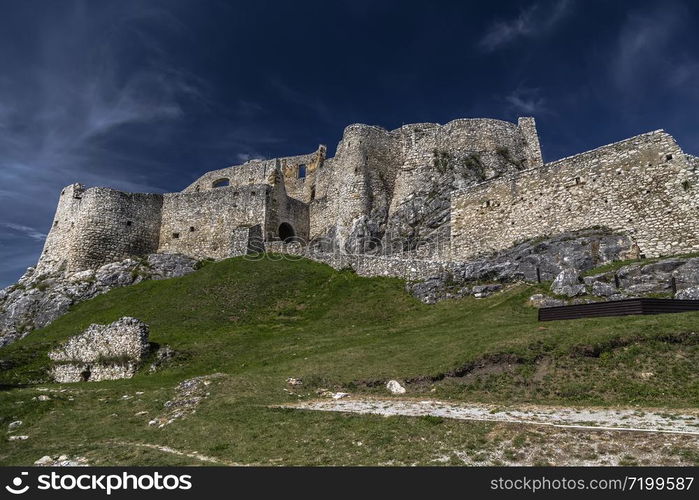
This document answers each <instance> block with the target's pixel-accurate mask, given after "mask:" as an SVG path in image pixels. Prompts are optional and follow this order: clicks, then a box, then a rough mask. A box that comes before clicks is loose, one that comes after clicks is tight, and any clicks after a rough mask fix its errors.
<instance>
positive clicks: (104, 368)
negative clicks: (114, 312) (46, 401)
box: [49, 317, 149, 382]
mask: <svg viewBox="0 0 699 500" xmlns="http://www.w3.org/2000/svg"><path fill="white" fill-rule="evenodd" d="M148 333H149V330H148V325H146V324H145V323H143V322H142V321H139V320H137V319H135V318H129V317H124V318H121V319H118V320H117V321H115V322H113V323H110V324H108V325H96V324H93V325H90V326H89V327H87V329H86V330H85V331H84V332H83V333H81V334H79V335H76V336H74V337H71V338H70V339H68V341H67V342H65V343H64V344H63V345H62V346H60V347H59V348H57V349H55V350H53V351H51V352H50V353H49V358H50V359H51V361H52V362H53V365H52V367H51V376H52V377H53V379H54V380H55V381H56V382H88V381H90V382H98V381H101V380H114V379H121V378H131V377H133V375H134V374H135V373H136V370H137V368H138V365H139V363H140V362H141V359H142V358H143V357H144V356H145V355H146V354H147V353H148Z"/></svg>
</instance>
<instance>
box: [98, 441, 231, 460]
mask: <svg viewBox="0 0 699 500" xmlns="http://www.w3.org/2000/svg"><path fill="white" fill-rule="evenodd" d="M109 443H110V444H112V445H114V444H118V445H121V446H128V447H133V448H148V449H151V450H157V451H161V452H163V453H170V454H171V455H178V456H180V457H187V458H193V459H196V460H199V461H201V462H209V463H212V464H217V465H232V466H241V465H243V464H238V463H234V462H227V461H225V460H220V459H218V458H214V457H207V456H206V455H202V454H201V453H199V452H196V451H180V450H176V449H174V448H171V447H169V446H161V445H158V444H150V443H135V442H130V441H110V442H109Z"/></svg>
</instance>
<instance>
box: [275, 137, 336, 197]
mask: <svg viewBox="0 0 699 500" xmlns="http://www.w3.org/2000/svg"><path fill="white" fill-rule="evenodd" d="M326 149H327V148H326V147H325V146H323V145H322V144H321V145H320V146H318V150H317V151H315V152H314V153H311V154H307V155H300V156H289V157H286V158H279V168H280V169H281V172H282V174H283V176H284V185H285V187H286V193H287V195H288V196H290V197H291V198H295V199H297V200H301V201H303V202H304V203H310V201H311V200H312V199H313V198H315V190H314V189H313V184H314V178H315V172H316V170H318V169H319V168H321V167H322V166H323V163H324V162H325V153H326ZM301 167H303V169H304V173H305V176H301V171H300V169H301Z"/></svg>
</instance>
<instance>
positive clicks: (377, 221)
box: [34, 118, 699, 278]
mask: <svg viewBox="0 0 699 500" xmlns="http://www.w3.org/2000/svg"><path fill="white" fill-rule="evenodd" d="M326 156H327V150H326V148H325V146H322V145H321V146H319V147H318V149H317V150H316V151H314V152H312V153H308V154H305V155H299V156H290V157H285V158H276V159H272V160H252V161H249V162H247V163H245V164H243V165H238V166H232V167H228V168H224V169H220V170H215V171H211V172H208V173H206V174H204V175H203V176H201V177H200V178H199V179H197V180H196V181H194V182H193V183H192V184H191V185H190V186H188V187H187V188H186V189H184V190H183V191H181V192H179V193H168V194H164V195H160V194H130V193H121V192H119V191H115V190H112V189H108V188H88V189H86V188H85V187H83V186H82V185H80V184H73V185H71V186H68V187H66V188H65V189H64V190H63V192H62V193H61V196H60V199H59V203H58V208H57V211H56V216H55V218H54V221H53V223H52V228H51V231H50V233H49V235H48V237H47V239H46V244H45V246H44V251H43V253H42V256H41V258H40V261H39V263H38V265H37V268H36V270H35V271H34V272H36V273H46V272H49V273H51V272H60V271H64V272H77V271H82V270H86V269H96V268H98V267H100V266H102V265H104V264H105V263H109V262H114V261H118V260H123V259H127V258H134V257H141V256H144V255H148V254H151V253H165V254H182V255H185V256H188V257H191V258H194V259H204V258H213V259H222V258H227V257H231V256H235V255H242V254H245V253H251V252H258V251H261V250H263V249H265V248H266V249H267V250H278V251H286V250H287V249H288V248H290V245H288V244H287V243H288V242H292V241H293V242H295V243H296V244H300V245H301V246H305V247H307V248H306V249H305V250H303V251H302V253H304V254H305V255H308V256H311V257H312V258H316V259H317V260H321V261H324V262H328V263H331V265H337V266H344V265H346V264H347V262H351V263H352V265H353V266H354V267H362V268H367V266H368V267H375V266H374V265H373V264H372V263H376V262H380V263H381V264H380V266H378V267H379V268H381V272H380V274H388V275H401V276H409V277H410V278H415V277H417V278H419V277H424V276H429V275H430V274H429V273H431V272H434V270H435V269H443V268H444V267H445V266H449V265H450V263H454V262H462V261H465V260H469V259H473V258H477V257H479V256H481V255H486V254H489V253H492V252H498V251H501V250H503V249H506V248H509V247H512V246H513V245H514V244H516V243H519V242H522V241H525V240H527V239H531V238H539V237H547V236H553V235H556V234H561V233H565V232H569V231H578V230H583V229H587V228H595V227H603V228H605V229H607V230H609V231H612V232H613V233H614V234H623V235H626V236H627V237H628V238H630V239H631V240H632V241H633V243H634V245H636V246H637V247H638V251H639V253H640V254H641V255H646V256H649V257H651V256H659V255H670V254H679V253H687V252H695V251H699V219H698V218H697V217H696V214H697V208H698V207H699V196H697V193H698V189H699V185H698V184H699V173H697V168H698V167H699V159H698V158H696V157H693V156H690V155H687V154H685V153H684V152H683V151H682V150H681V148H680V147H679V146H678V145H677V143H676V142H675V141H674V139H673V138H672V137H671V136H670V135H668V134H667V133H665V132H663V131H655V132H650V133H647V134H643V135H640V136H637V137H633V138H630V139H627V140H624V141H621V142H617V143H614V144H611V145H608V146H603V147H600V148H598V149H595V150H592V151H588V152H586V153H582V154H579V155H575V156H572V157H569V158H564V159H562V160H558V161H555V162H552V163H547V164H544V163H543V160H542V155H541V150H540V146H539V139H538V135H537V132H536V124H535V122H534V119H533V118H520V119H519V121H518V123H516V124H515V123H510V122H505V121H501V120H492V119H459V120H454V121H452V122H449V123H447V124H445V125H440V124H435V123H419V124H411V125H404V126H402V127H400V128H398V129H395V130H391V131H389V130H385V129H383V128H380V127H375V126H369V125H360V124H355V125H350V126H348V127H347V128H346V129H345V131H344V134H343V137H342V140H341V141H340V143H339V144H338V147H337V150H336V154H335V156H334V157H331V158H328V157H326ZM295 252H296V253H298V250H295ZM348 256H349V257H348Z"/></svg>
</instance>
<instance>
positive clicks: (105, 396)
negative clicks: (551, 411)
mask: <svg viewBox="0 0 699 500" xmlns="http://www.w3.org/2000/svg"><path fill="white" fill-rule="evenodd" d="M276 258H277V257H275V256H270V258H269V259H265V260H260V261H248V260H244V259H240V258H237V259H229V260H226V261H222V262H218V263H210V264H207V265H205V266H204V267H203V268H202V269H200V270H199V271H197V272H195V273H192V274H190V275H187V276H184V277H181V278H175V279H170V280H164V281H152V282H144V283H140V284H138V285H135V286H132V287H128V288H121V289H115V290H112V291H111V292H109V293H107V294H105V295H102V296H99V297H97V298H95V299H92V300H90V301H88V302H85V303H82V304H80V305H78V306H76V307H75V308H74V309H72V310H71V312H70V313H68V314H67V315H65V316H64V317H62V318H60V319H58V320H56V321H55V322H54V323H53V324H51V325H50V326H48V327H46V328H44V329H42V330H38V331H36V332H34V333H32V334H31V335H29V336H28V337H26V338H25V339H22V340H21V341H18V342H16V343H15V344H12V345H10V346H8V347H6V348H3V349H2V350H0V359H1V360H2V366H3V367H4V369H3V370H2V371H0V383H2V384H4V385H3V389H4V390H2V391H1V392H0V409H1V410H2V411H0V415H1V417H0V418H1V422H2V425H4V426H7V425H8V424H9V423H10V422H11V421H16V420H21V421H22V424H21V427H20V429H21V434H23V435H27V436H28V439H26V440H14V441H10V440H9V438H8V440H4V441H3V442H0V463H3V464H29V463H33V462H34V461H35V460H36V459H38V458H39V457H41V456H43V455H51V454H63V453H65V454H69V455H77V454H80V455H84V456H86V457H87V459H88V460H89V462H90V463H94V464H171V463H199V462H200V459H198V458H192V457H191V456H189V457H188V456H185V455H174V454H172V453H169V452H163V451H162V449H159V448H158V447H163V446H168V447H171V448H172V449H176V450H190V451H192V450H196V451H198V452H199V453H201V454H204V455H206V456H207V457H209V458H211V459H212V460H214V462H212V463H269V464H378V463H433V462H434V461H435V456H436V455H435V454H437V455H439V456H442V455H443V454H442V455H440V454H439V453H437V451H436V450H438V449H439V448H440V447H442V446H444V443H447V445H446V446H447V448H450V447H457V448H459V449H469V450H475V451H474V453H481V452H482V451H483V450H487V449H488V447H490V446H495V445H496V444H497V443H499V442H502V440H503V439H504V438H503V437H502V436H503V435H507V436H509V437H507V439H510V441H512V440H515V439H519V438H518V436H520V434H522V435H524V436H529V434H531V431H529V430H523V429H512V428H506V427H503V426H502V425H499V424H486V423H468V422H460V423H455V422H449V421H435V420H434V419H432V420H431V419H426V418H412V419H411V418H406V417H392V418H383V417H374V416H348V415H337V414H313V413H310V412H294V411H290V410H284V409H273V408H269V407H268V406H269V405H277V404H281V403H288V402H292V401H298V400H302V399H309V398H315V397H317V392H318V391H319V390H320V389H330V390H342V391H346V392H350V393H353V394H355V393H368V394H372V393H374V394H376V393H380V394H381V395H384V396H385V395H386V394H387V393H386V390H385V389H384V388H383V384H384V383H385V381H386V380H388V379H399V380H401V381H404V382H406V385H407V388H408V393H407V394H406V396H409V397H410V396H418V397H425V394H429V396H430V397H434V398H441V399H456V400H462V401H480V402H490V403H498V404H504V403H507V404H511V403H514V402H521V403H539V404H552V403H556V404H572V405H583V404H585V405H604V406H614V405H620V406H633V405H646V406H653V407H676V408H696V407H699V374H697V372H696V369H695V367H696V366H697V362H698V361H699V347H697V346H698V342H697V335H696V334H695V333H694V332H696V330H697V325H699V321H698V320H699V313H685V314H674V315H662V316H655V317H647V316H646V317H624V318H599V319H589V320H579V321H562V322H555V323H546V324H539V323H537V321H536V311H535V309H533V308H531V307H530V306H528V305H527V299H528V297H530V296H531V295H532V294H533V293H536V292H538V291H540V290H542V288H540V287H536V286H527V285H518V286H513V287H511V288H508V289H507V290H506V291H504V292H501V293H499V294H496V295H494V296H492V297H490V298H488V299H481V300H478V299H474V298H465V299H460V300H453V301H445V302H442V303H439V304H436V305H433V306H428V305H424V304H422V303H420V302H419V301H418V300H416V299H415V298H413V297H411V296H410V295H409V294H407V293H406V292H405V291H404V284H403V282H402V281H400V280H397V279H388V278H371V279H368V278H360V277H357V276H356V275H354V274H353V273H351V272H337V271H335V270H333V269H331V268H330V267H327V266H325V265H322V264H318V263H314V262H311V261H306V260H300V261H296V262H292V261H288V260H274V259H276ZM122 316H133V317H136V318H138V319H140V320H142V321H144V322H146V323H148V324H149V325H150V328H151V338H150V340H151V341H152V342H154V343H157V344H160V345H165V344H167V345H169V346H171V347H172V348H173V349H174V350H175V351H176V352H177V355H176V357H175V358H174V359H173V360H172V361H171V362H170V363H169V364H167V365H166V366H165V367H164V368H162V369H161V370H159V371H157V372H155V373H149V372H148V370H147V366H146V367H144V368H143V369H142V370H141V371H140V372H139V373H138V374H137V375H136V377H135V378H133V379H130V380H123V381H113V382H100V383H83V384H63V385H58V384H50V383H48V382H49V381H48V380H47V376H46V367H47V363H48V358H47V355H46V353H47V352H48V350H50V349H51V348H52V347H53V346H55V345H56V344H57V343H59V342H60V341H62V340H64V339H66V338H67V337H68V336H71V335H74V334H76V333H78V332H80V331H82V330H83V329H84V328H85V327H87V326H88V325H89V324H91V323H109V322H112V321H114V320H116V319H118V318H119V317H122ZM214 374H216V375H215V376H213V377H208V378H206V379H198V380H199V382H201V383H199V382H196V381H195V382H192V383H190V384H189V385H187V384H185V385H186V387H191V391H194V392H196V394H195V398H199V399H198V400H197V406H196V408H188V407H187V405H186V404H185V403H182V409H181V411H180V413H182V415H175V413H177V412H176V411H175V412H174V413H173V408H175V409H177V408H178V405H180V403H181V401H182V400H184V399H186V398H185V397H180V396H178V389H177V385H178V384H179V383H180V382H182V381H183V380H189V379H192V378H194V377H200V376H211V375H214ZM288 377H294V378H297V379H302V380H303V384H302V385H301V386H291V385H288V384H287V382H286V381H287V378H288ZM202 381H204V382H202ZM197 384H198V385H197ZM202 384H204V385H202ZM182 390H183V389H182V387H180V389H179V392H180V393H181V392H182ZM187 390H189V389H187ZM197 391H199V392H197ZM207 393H209V394H208V395H207ZM39 395H49V399H48V400H45V401H40V400H39V399H38V396H39ZM178 397H179V399H178ZM42 399H45V398H42ZM190 399H191V398H190ZM166 401H175V403H174V404H173V403H171V404H170V405H169V406H167V407H164V403H165V402H166ZM192 409H193V410H195V412H192V411H191V410H192ZM144 412H145V413H144ZM173 416H174V418H170V417H173ZM152 420H155V421H156V423H157V424H159V423H162V422H165V424H164V425H163V426H162V427H159V425H153V424H152V425H148V422H149V421H152ZM169 420H172V422H170V423H167V422H168V421H169ZM17 432H20V431H17ZM513 433H514V434H513ZM494 434H495V435H496V436H499V437H493V435H494ZM544 438H545V436H544ZM522 439H525V441H526V439H529V438H526V437H525V438H522ZM542 439H543V438H542ZM556 439H559V440H560V436H559V437H557V438H556ZM520 440H521V439H520ZM358 442H359V443H362V444H361V445H357V444H356V443H358ZM328 443H331V445H330V446H329V445H328ZM685 445H686V443H685ZM685 445H683V444H682V442H681V441H678V444H677V446H676V447H670V448H668V450H667V452H668V454H669V455H668V457H680V458H681V460H683V462H682V463H687V461H688V462H689V463H692V462H694V461H696V460H697V459H699V453H697V450H696V448H692V447H689V448H687V447H686V446H685ZM447 455H448V454H447ZM632 458H633V457H632ZM666 458H667V457H666ZM630 460H631V459H630ZM667 460H668V463H674V462H673V460H674V459H670V458H668V459H667ZM678 460H679V458H678ZM438 461H439V462H444V460H441V459H440V460H438ZM542 461H543V463H546V459H545V458H543V459H542ZM447 462H448V461H447ZM496 462H497V460H495V459H493V460H490V461H488V460H486V463H496ZM514 463H517V461H516V460H514ZM630 463H633V460H631V461H630Z"/></svg>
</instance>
